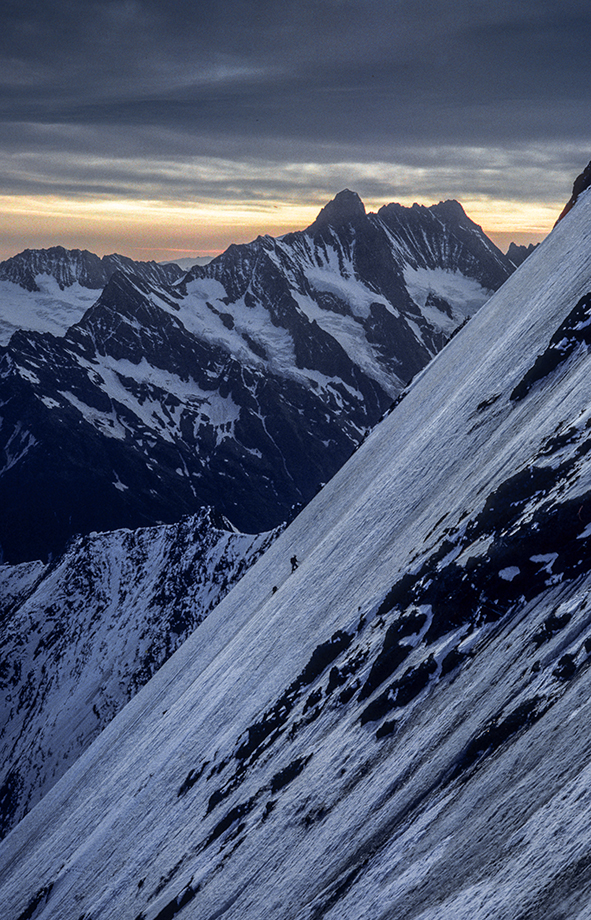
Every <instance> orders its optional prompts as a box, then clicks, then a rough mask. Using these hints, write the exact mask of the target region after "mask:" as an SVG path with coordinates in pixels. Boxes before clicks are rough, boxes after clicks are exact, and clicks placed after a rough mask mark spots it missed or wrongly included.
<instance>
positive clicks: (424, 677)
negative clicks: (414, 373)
mask: <svg viewBox="0 0 591 920" xmlns="http://www.w3.org/2000/svg"><path fill="white" fill-rule="evenodd" d="M590 292H591V197H589V195H584V196H582V197H581V198H580V200H579V201H578V202H577V204H576V206H575V207H574V208H573V209H572V211H571V212H570V213H569V214H568V215H567V217H566V218H565V219H564V220H563V221H561V223H560V224H559V225H558V226H557V228H556V229H555V230H554V231H553V233H552V234H551V236H550V237H549V238H548V239H547V240H546V241H545V242H544V243H543V244H542V245H541V246H540V247H539V248H538V249H537V250H536V251H535V252H534V253H533V254H532V255H531V256H530V257H528V259H527V261H526V262H525V263H524V264H523V266H521V268H520V269H519V270H518V271H517V272H516V274H515V275H513V276H512V277H511V278H510V279H509V281H508V282H507V283H506V284H505V285H504V286H503V288H502V289H501V290H500V291H499V292H498V293H497V294H496V295H495V296H494V297H493V299H492V300H491V301H490V302H489V303H488V304H487V306H486V307H485V308H484V309H483V310H481V311H480V312H479V313H478V314H477V315H476V316H475V317H474V318H473V319H472V321H471V322H470V323H469V324H468V325H467V326H466V327H465V329H464V330H462V332H461V333H460V334H458V335H457V336H456V337H455V338H454V339H453V340H452V341H451V342H450V344H449V345H448V346H447V347H446V348H445V349H444V350H443V351H442V352H441V353H440V354H439V355H438V356H437V357H436V358H435V360H434V361H433V362H432V363H431V364H430V365H429V367H428V368H427V369H426V370H425V371H424V372H423V373H422V374H421V375H420V376H419V377H418V378H417V379H416V380H415V382H414V383H413V385H412V386H411V387H410V389H409V390H408V392H407V393H406V396H405V397H404V398H403V399H402V400H401V401H400V402H399V403H398V405H397V407H396V408H395V409H394V410H393V411H392V412H391V413H390V414H389V415H388V416H387V417H386V419H385V420H384V421H383V422H382V423H381V424H380V425H379V426H378V427H377V428H376V429H375V430H374V431H373V433H372V434H371V435H370V436H369V438H368V439H367V440H366V441H365V443H364V444H363V445H362V446H361V447H360V448H359V450H358V451H357V452H356V453H355V454H354V455H353V457H352V458H351V460H350V461H349V462H348V463H347V464H346V465H345V466H344V467H343V468H342V469H341V470H340V472H339V473H337V475H336V476H335V477H334V478H333V480H332V481H331V482H330V483H329V484H328V485H327V486H326V487H325V488H324V489H323V490H322V491H321V492H320V493H319V495H318V496H317V497H316V498H315V499H314V500H313V501H312V502H311V503H310V505H308V507H307V508H306V509H305V510H304V511H303V512H302V513H301V514H300V515H299V517H297V518H296V520H295V521H294V522H293V523H292V525H291V526H290V527H289V528H288V529H287V530H286V531H285V532H284V533H283V534H282V535H281V536H280V537H279V538H278V540H277V541H276V542H275V543H274V544H273V545H272V546H271V548H270V549H269V550H268V551H267V552H266V553H265V555H264V556H263V557H262V558H261V559H260V560H259V561H258V563H257V564H256V565H255V566H253V568H252V569H250V570H249V572H248V573H247V574H246V575H245V577H244V578H243V579H242V580H241V581H240V582H239V584H238V585H237V586H236V587H235V588H234V589H233V590H232V591H231V592H230V593H229V594H228V595H227V597H226V598H225V599H224V600H223V601H222V602H221V604H220V605H219V606H218V607H217V608H216V609H215V611H213V612H212V613H211V614H210V616H209V617H208V618H207V620H206V621H205V622H204V623H203V624H202V625H201V626H200V627H199V629H197V630H196V631H195V632H194V634H193V635H192V637H191V638H190V639H188V640H187V642H185V643H184V645H183V646H182V647H181V648H180V649H179V651H178V652H177V653H176V654H175V655H174V656H173V657H172V658H171V659H170V660H169V661H168V662H167V664H166V665H164V667H163V668H162V669H161V670H160V671H159V672H158V673H157V674H156V676H155V677H154V678H153V679H152V680H151V681H150V683H149V684H148V685H147V686H146V687H145V688H144V689H143V690H142V691H141V692H140V693H139V694H138V695H137V696H136V697H135V698H134V699H133V700H132V701H131V702H130V703H129V704H128V705H127V706H126V707H125V709H124V710H123V711H122V712H121V713H120V714H119V715H118V716H117V717H116V718H115V719H114V720H113V722H112V723H111V724H110V725H109V726H108V728H107V729H106V730H105V731H104V732H103V733H102V734H101V735H100V736H99V737H98V738H97V740H96V741H95V742H94V744H93V745H92V746H91V747H90V748H89V749H88V750H87V751H86V753H85V754H84V755H83V756H82V757H81V758H80V759H79V760H78V761H77V763H76V764H75V765H74V766H73V767H72V768H71V769H70V770H69V771H68V773H67V774H66V775H65V776H64V777H63V779H62V780H61V781H60V782H59V783H58V784H57V785H56V786H55V787H54V788H53V789H52V790H51V792H49V793H48V794H47V795H46V796H45V798H44V799H43V800H42V802H41V803H40V804H39V805H38V806H37V807H36V808H34V809H33V811H32V812H31V813H30V814H29V815H28V816H27V817H26V818H25V819H24V820H23V821H22V822H21V823H20V824H19V825H18V826H17V827H16V828H15V829H14V830H13V831H12V833H11V834H10V835H9V836H8V837H7V838H6V840H5V841H4V842H3V844H2V846H1V847H0V865H1V867H2V868H1V875H0V879H1V887H0V899H1V903H2V905H3V910H4V913H5V916H6V917H7V918H9V920H17V918H18V920H25V918H34V920H40V918H44V920H48V918H58V917H59V918H60V920H80V918H82V917H84V918H85V920H89V918H92V920H99V918H100V920H106V918H112V920H115V918H116V920H121V918H131V920H140V918H141V920H165V918H172V917H177V916H178V917H180V918H181V920H189V918H191V920H213V918H224V920H245V918H248V920H255V918H257V920H258V918H260V920H263V918H265V920H266V918H269V917H273V918H274V920H296V918H297V920H321V918H322V920H376V918H396V920H398V918H405V920H441V918H446V920H484V918H490V920H492V918H495V920H497V918H503V920H509V918H511V920H525V918H527V920H532V918H540V920H541V918H544V920H547V918H559V917H560V918H566V917H568V918H569V920H583V918H586V917H588V911H589V903H590V901H591V861H590V860H589V847H590V844H591V808H590V804H591V803H590V792H589V788H590V781H591V761H590V755H589V751H590V749H591V745H590V742H591V729H590V728H589V725H590V721H589V700H590V699H591V669H590V668H589V656H590V654H591V574H590V572H589V558H590V550H591V543H590V540H591V440H590V436H589V435H590V424H591V423H590V419H591V415H590V412H589V405H590V404H591V373H590V370H591V363H590V362H591V356H590V354H589V349H590V347H591V335H590V334H589V331H588V330H589V329H590V328H591V324H590V317H591V295H590ZM294 554H295V555H296V556H297V559H298V561H299V566H298V568H297V569H296V570H295V572H294V573H293V574H290V572H291V568H290V558H291V557H292V556H293V555H294Z"/></svg>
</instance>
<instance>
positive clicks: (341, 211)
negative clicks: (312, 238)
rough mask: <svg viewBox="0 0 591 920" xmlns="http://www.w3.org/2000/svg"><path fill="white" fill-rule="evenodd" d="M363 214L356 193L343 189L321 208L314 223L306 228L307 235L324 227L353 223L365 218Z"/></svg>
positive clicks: (360, 202)
mask: <svg viewBox="0 0 591 920" xmlns="http://www.w3.org/2000/svg"><path fill="white" fill-rule="evenodd" d="M365 213H366V212H365V205H364V204H363V202H362V200H361V198H360V197H359V195H358V194H357V192H352V191H350V190H349V189H348V188H346V189H343V191H342V192H339V193H338V195H335V197H334V198H333V199H332V201H329V202H328V204H327V205H325V206H324V207H323V208H322V210H321V211H320V213H319V215H318V217H317V218H316V220H315V221H314V223H313V224H311V226H310V227H308V233H312V234H314V233H317V232H318V230H322V229H323V228H324V227H329V226H330V227H341V226H343V225H344V224H350V223H354V222H355V221H357V220H359V219H360V218H363V217H365Z"/></svg>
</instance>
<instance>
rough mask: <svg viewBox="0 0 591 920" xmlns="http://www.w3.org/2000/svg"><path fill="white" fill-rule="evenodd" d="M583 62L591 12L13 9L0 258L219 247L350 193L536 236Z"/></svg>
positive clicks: (452, 5)
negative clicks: (57, 250)
mask: <svg viewBox="0 0 591 920" xmlns="http://www.w3.org/2000/svg"><path fill="white" fill-rule="evenodd" d="M590 48H591V4H590V3H589V0H511V2H508V0H507V2H505V0H496V2H492V0H487V2H485V0H273V2H270V0H216V2H210V0H51V2H49V0H3V2H2V4H1V7H0V196H1V200H0V207H1V212H0V256H1V257H4V258H5V257H7V256H8V255H11V254H13V253H15V252H17V251H19V250H20V249H23V248H25V247H27V246H29V247H37V246H49V245H52V244H55V243H62V244H63V245H66V246H69V247H76V246H78V247H80V248H84V247H86V248H89V249H93V250H94V251H95V252H99V253H102V252H107V251H109V252H110V251H113V250H117V251H121V252H124V253H127V254H129V255H132V256H134V257H137V258H140V257H155V258H164V257H168V256H170V255H173V254H174V253H175V252H177V253H178V255H179V256H180V255H185V254H187V255H189V254H193V253H195V252H206V251H218V250H220V249H223V248H225V246H227V245H228V244H229V243H230V242H232V241H239V240H245V239H250V238H252V237H253V236H255V235H256V234H257V233H258V232H271V233H277V232H283V231H285V230H287V229H296V228H297V227H303V226H305V225H307V224H308V223H310V222H311V221H312V220H313V219H314V216H315V214H316V212H317V211H318V210H319V208H320V207H321V206H322V205H323V204H325V203H326V201H327V200H329V199H330V198H331V197H333V196H334V194H335V193H336V192H337V191H339V190H340V189H341V188H344V187H348V188H352V189H355V190H356V191H358V192H359V194H360V195H361V196H362V198H363V199H364V201H365V202H366V205H367V206H368V208H370V209H372V210H373V209H375V208H376V207H379V205H380V204H382V203H385V202H388V201H400V202H402V203H404V204H410V203H412V202H413V201H415V200H416V201H420V202H422V203H425V204H429V203H432V202H436V201H439V200H441V199H445V198H450V197H454V198H458V199H459V200H460V201H462V203H463V204H464V206H465V208H466V210H467V211H468V213H469V214H470V216H472V217H473V218H474V219H475V220H477V221H478V222H479V223H481V224H482V225H483V226H484V227H485V229H486V230H487V231H489V232H492V233H499V232H500V231H503V230H506V231H507V232H509V234H510V235H511V236H512V237H513V238H515V239H525V238H526V237H527V238H529V237H531V238H540V237H541V236H542V235H543V234H544V233H545V232H546V231H547V230H548V229H549V228H550V227H551V225H552V222H553V220H554V219H555V217H556V216H557V213H558V210H560V207H561V206H562V204H564V202H565V201H566V199H567V198H568V196H569V194H570V190H571V187H572V182H573V180H574V178H575V176H576V174H577V173H578V172H580V171H581V170H582V169H583V167H584V166H585V165H586V164H587V162H588V161H589V160H590V159H591V127H590V126H591V121H590V118H589V115H590V111H589V109H590V106H589V89H588V87H589V84H590V79H589V78H590V76H591V53H590V51H589V49H590ZM497 238H498V239H499V240H501V237H497ZM507 242H508V240H507Z"/></svg>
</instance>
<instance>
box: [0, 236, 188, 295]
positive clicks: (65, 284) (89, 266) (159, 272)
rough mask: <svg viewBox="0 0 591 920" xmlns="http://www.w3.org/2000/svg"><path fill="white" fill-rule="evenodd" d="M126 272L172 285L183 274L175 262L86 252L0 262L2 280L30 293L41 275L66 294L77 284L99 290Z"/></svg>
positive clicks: (28, 253)
mask: <svg viewBox="0 0 591 920" xmlns="http://www.w3.org/2000/svg"><path fill="white" fill-rule="evenodd" d="M118 270H123V271H126V272H131V273H134V274H136V275H139V276H141V277H142V278H144V280H148V281H151V282H153V283H163V282H164V283H173V282H174V281H176V280H177V279H178V278H180V277H182V275H183V274H184V272H183V270H182V269H181V268H180V266H178V265H175V264H174V263H170V264H165V265H159V264H158V263H157V262H136V261H134V260H133V259H130V258H129V257H128V256H121V255H118V254H117V253H113V254H112V255H106V256H102V257H101V256H97V255H96V254H95V253H94V252H89V251H88V250H87V249H65V247H64V246H51V247H50V248H49V249H25V250H23V252H19V253H18V254H17V255H15V256H12V257H11V258H10V259H7V260H6V261H5V262H0V280H2V281H12V282H13V283H14V284H18V285H19V286H20V287H23V288H25V290H27V291H39V286H38V284H37V280H36V279H37V276H38V275H50V276H51V277H53V278H55V280H56V281H57V283H58V285H59V287H60V288H61V290H62V291H63V290H64V289H65V288H69V287H71V286H72V285H73V284H75V283H76V282H77V283H78V284H79V285H80V286H81V287H84V288H89V289H91V290H100V289H101V288H103V287H104V286H105V284H107V282H108V281H109V279H110V278H111V277H112V275H113V274H114V273H115V272H116V271H118Z"/></svg>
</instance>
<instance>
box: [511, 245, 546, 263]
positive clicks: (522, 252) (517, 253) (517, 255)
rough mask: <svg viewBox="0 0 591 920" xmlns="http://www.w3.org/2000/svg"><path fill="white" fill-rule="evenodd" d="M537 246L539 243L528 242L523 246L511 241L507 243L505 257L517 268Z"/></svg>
mask: <svg viewBox="0 0 591 920" xmlns="http://www.w3.org/2000/svg"><path fill="white" fill-rule="evenodd" d="M538 246H539V243H530V244H529V246H525V245H519V244H518V243H513V242H512V243H510V244H509V248H508V250H507V258H508V259H510V260H511V262H513V265H515V267H516V268H517V267H518V266H520V265H521V263H522V262H525V260H526V259H527V257H528V256H531V254H532V252H533V251H534V249H537V247H538Z"/></svg>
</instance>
